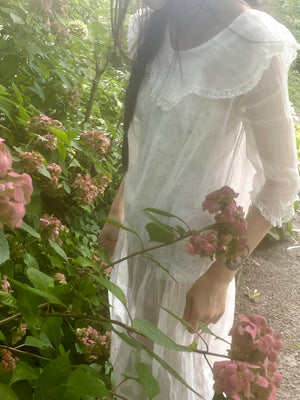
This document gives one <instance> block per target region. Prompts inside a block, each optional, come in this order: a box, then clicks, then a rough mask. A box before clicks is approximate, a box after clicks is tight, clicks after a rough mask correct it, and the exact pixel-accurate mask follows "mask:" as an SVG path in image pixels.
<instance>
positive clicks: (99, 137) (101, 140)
mask: <svg viewBox="0 0 300 400" xmlns="http://www.w3.org/2000/svg"><path fill="white" fill-rule="evenodd" d="M80 139H81V140H82V141H83V143H84V144H85V146H86V148H87V149H88V150H89V151H91V152H99V151H100V152H102V153H106V151H107V149H108V147H109V146H110V141H109V140H108V139H107V137H106V135H105V133H104V132H100V131H83V132H82V133H81V134H80Z"/></svg>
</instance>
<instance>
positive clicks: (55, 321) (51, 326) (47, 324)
mask: <svg viewBox="0 0 300 400" xmlns="http://www.w3.org/2000/svg"><path fill="white" fill-rule="evenodd" d="M62 323H63V318H61V317H45V318H44V321H43V323H42V331H43V332H44V333H45V334H46V335H47V337H48V338H49V339H50V340H51V342H52V343H53V344H54V345H55V346H56V347H57V346H58V345H59V344H60V341H61V338H62V336H63V331H62V328H61V325H62Z"/></svg>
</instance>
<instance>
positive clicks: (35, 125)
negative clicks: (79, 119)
mask: <svg viewBox="0 0 300 400" xmlns="http://www.w3.org/2000/svg"><path fill="white" fill-rule="evenodd" d="M50 127H52V128H55V129H63V125H62V123H61V122H60V121H58V120H57V119H51V118H50V117H47V115H45V114H40V115H39V116H36V117H32V118H31V119H30V121H27V130H29V131H30V132H33V133H37V134H39V135H47V134H50V135H51V136H49V137H46V139H47V138H49V139H50V141H51V140H52V136H53V135H52V134H51V131H50ZM44 137H45V136H44ZM40 140H42V139H40Z"/></svg>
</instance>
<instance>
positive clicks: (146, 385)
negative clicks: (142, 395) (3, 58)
mask: <svg viewBox="0 0 300 400" xmlns="http://www.w3.org/2000/svg"><path fill="white" fill-rule="evenodd" d="M135 370H136V373H137V376H138V378H139V383H140V385H141V386H142V388H143V389H144V391H145V392H146V394H147V396H148V398H149V400H152V399H153V398H154V397H155V396H157V395H158V394H159V392H160V387H159V384H158V382H157V380H156V379H155V378H154V376H153V375H152V373H151V372H150V371H149V370H148V368H147V367H146V366H145V365H144V364H142V363H137V364H135Z"/></svg>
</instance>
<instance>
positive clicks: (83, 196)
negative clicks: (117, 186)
mask: <svg viewBox="0 0 300 400" xmlns="http://www.w3.org/2000/svg"><path fill="white" fill-rule="evenodd" d="M73 188H74V199H75V201H76V202H77V203H78V204H79V205H81V206H86V205H89V204H91V203H92V201H93V200H94V199H95V197H97V196H98V194H99V189H98V187H97V186H96V185H94V184H93V182H92V179H91V178H90V176H89V174H86V175H84V176H82V175H81V174H77V176H76V178H75V181H74V183H73Z"/></svg>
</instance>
